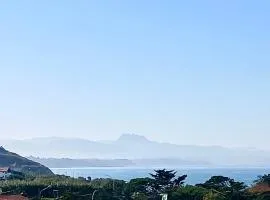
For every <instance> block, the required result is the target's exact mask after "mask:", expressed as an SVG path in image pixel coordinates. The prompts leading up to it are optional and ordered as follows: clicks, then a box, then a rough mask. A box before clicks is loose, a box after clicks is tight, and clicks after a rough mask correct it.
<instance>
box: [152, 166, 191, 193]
mask: <svg viewBox="0 0 270 200" xmlns="http://www.w3.org/2000/svg"><path fill="white" fill-rule="evenodd" d="M150 175H151V176H152V177H153V179H154V181H153V184H152V187H153V189H154V190H155V191H157V192H158V193H162V192H166V191H167V190H169V189H171V188H173V187H179V186H181V185H183V184H184V180H185V179H186V178H187V175H183V176H179V177H177V178H176V171H174V170H166V169H160V170H155V173H154V174H150Z"/></svg>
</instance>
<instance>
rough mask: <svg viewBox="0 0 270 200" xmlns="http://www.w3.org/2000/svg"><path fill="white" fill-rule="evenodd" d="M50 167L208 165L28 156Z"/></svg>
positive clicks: (170, 161) (185, 162)
mask: <svg viewBox="0 0 270 200" xmlns="http://www.w3.org/2000/svg"><path fill="white" fill-rule="evenodd" d="M29 158H30V159H31V160H34V161H36V162H38V163H41V164H43V165H46V166H48V167H50V168H69V167H164V166H165V165H166V167H177V166H209V163H206V162H199V161H198V162H190V161H186V160H182V159H170V158H168V159H135V160H129V159H70V158H37V157H32V156H31V157H29Z"/></svg>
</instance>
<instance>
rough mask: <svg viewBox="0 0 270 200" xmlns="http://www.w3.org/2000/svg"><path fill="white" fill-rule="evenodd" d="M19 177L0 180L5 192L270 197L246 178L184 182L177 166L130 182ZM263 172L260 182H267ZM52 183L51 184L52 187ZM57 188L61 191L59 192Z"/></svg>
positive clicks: (141, 199)
mask: <svg viewBox="0 0 270 200" xmlns="http://www.w3.org/2000/svg"><path fill="white" fill-rule="evenodd" d="M16 175H17V176H18V177H20V176H21V177H20V178H18V179H14V178H13V179H11V180H8V181H0V188H1V189H2V190H3V192H6V191H9V192H10V193H11V194H20V193H24V194H26V195H27V196H28V197H30V198H31V199H37V198H38V196H39V195H38V194H39V192H40V191H41V190H42V189H44V188H47V189H46V190H44V191H43V192H42V194H41V197H42V198H43V199H44V198H47V199H54V198H56V194H58V195H59V196H60V197H61V199H64V200H84V199H91V198H92V195H93V193H94V191H96V192H95V195H94V199H95V200H133V199H137V200H146V199H147V200H160V199H161V197H160V194H161V193H167V194H168V199H169V200H178V199H179V200H181V199H183V200H267V199H270V198H269V197H270V194H269V193H252V190H247V187H246V186H245V184H244V183H242V182H237V181H235V180H233V179H231V178H228V177H223V176H213V177H211V178H210V179H209V180H208V181H206V182H205V183H203V184H198V185H195V186H192V185H184V180H185V179H186V175H184V176H180V177H176V172H175V171H173V170H165V169H163V170H155V171H154V173H153V174H151V175H152V178H136V179H132V180H130V181H129V182H125V181H122V180H115V179H108V178H106V179H104V178H103V179H94V180H91V179H90V178H88V179H86V178H83V177H80V178H71V177H67V176H60V175H55V176H47V177H28V176H23V174H22V173H17V174H16ZM267 177H268V175H267V176H262V177H261V178H260V179H259V181H258V182H259V183H261V182H263V183H264V182H265V181H266V180H267ZM48 186H50V187H48ZM56 191H57V193H55V192H56Z"/></svg>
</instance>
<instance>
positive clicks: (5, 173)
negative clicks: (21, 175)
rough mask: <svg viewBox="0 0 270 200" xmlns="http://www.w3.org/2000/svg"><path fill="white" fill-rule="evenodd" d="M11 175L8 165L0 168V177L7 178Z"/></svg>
mask: <svg viewBox="0 0 270 200" xmlns="http://www.w3.org/2000/svg"><path fill="white" fill-rule="evenodd" d="M10 175H11V169H10V168H9V167H3V168H0V179H2V180H3V179H4V180H5V179H7V178H8V177H9V176H10Z"/></svg>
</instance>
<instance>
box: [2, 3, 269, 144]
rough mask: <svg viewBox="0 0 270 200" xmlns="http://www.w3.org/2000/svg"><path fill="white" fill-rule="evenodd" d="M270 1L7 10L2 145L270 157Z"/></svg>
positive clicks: (5, 6)
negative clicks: (130, 139) (78, 142)
mask: <svg viewBox="0 0 270 200" xmlns="http://www.w3.org/2000/svg"><path fill="white" fill-rule="evenodd" d="M269 10H270V1H268V0H265V1H263V0H259V1H253V0H252V1H248V0H238V1H235V0H233V1H216V0H213V1H207V0H205V1H200V0H198V1H179V0H176V1H157V0H152V1H151V0H149V1H145V0H141V1H139V0H136V1H126V0H123V1H117V0H116V1H100V0H98V1H88V0H86V1H82V0H81V1H67V0H62V1H61V0H58V1H53V0H49V1H36V0H35V1H1V2H0V138H28V137H36V136H38V137H40V136H63V137H81V138H88V139H93V140H99V139H102V140H104V139H116V138H117V137H118V136H119V135H120V134H122V133H137V134H141V135H144V136H147V137H148V138H150V139H154V140H157V141H167V142H173V143H178V144H213V145H224V146H254V147H261V148H269V149H270V147H268V146H269V141H270V14H269Z"/></svg>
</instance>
